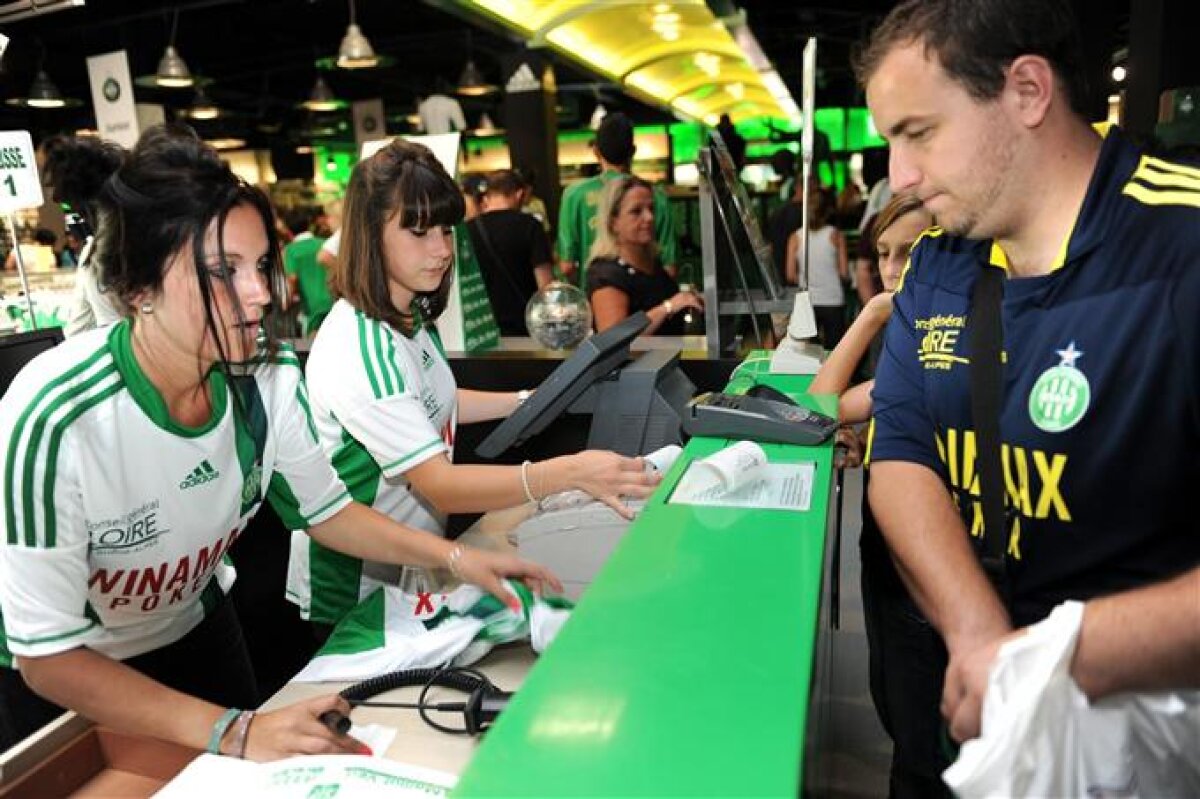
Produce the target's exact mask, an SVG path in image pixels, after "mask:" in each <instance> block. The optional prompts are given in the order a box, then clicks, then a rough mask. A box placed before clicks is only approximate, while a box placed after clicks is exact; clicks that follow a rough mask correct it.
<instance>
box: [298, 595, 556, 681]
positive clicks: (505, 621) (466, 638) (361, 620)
mask: <svg viewBox="0 0 1200 799" xmlns="http://www.w3.org/2000/svg"><path fill="white" fill-rule="evenodd" d="M506 585H507V586H508V589H509V590H510V591H512V592H513V593H515V594H516V595H517V596H518V597H519V598H520V600H521V608H522V611H521V613H519V614H518V613H517V612H515V611H513V610H511V609H509V608H508V607H506V606H505V605H504V604H503V603H502V602H500V600H498V599H496V598H495V597H494V596H492V595H491V594H487V593H484V591H483V590H482V589H480V588H478V587H476V586H473V585H464V586H461V587H459V588H457V589H455V590H454V591H453V592H452V593H450V594H447V595H446V597H445V599H444V601H442V604H441V607H439V608H437V609H436V610H434V609H433V606H432V604H431V602H430V598H429V597H428V595H424V594H420V595H414V594H405V593H404V592H402V591H401V590H400V589H398V588H393V587H390V586H385V587H383V588H380V589H378V590H377V591H375V592H374V593H373V594H371V595H370V596H368V597H367V598H366V599H365V600H363V601H362V602H361V603H359V605H358V606H357V607H356V608H355V609H354V610H352V611H351V612H350V613H349V614H348V615H347V616H346V617H345V618H344V619H342V621H341V622H339V623H338V625H337V627H336V628H334V631H333V634H332V635H330V636H329V640H328V641H326V642H325V646H323V647H321V649H320V650H319V651H318V652H317V654H316V655H315V656H314V657H313V659H312V660H311V661H310V662H309V664H308V665H307V666H305V667H304V669H303V670H302V671H301V672H300V673H299V674H297V675H296V676H295V677H294V678H293V679H294V680H295V681H296V682H349V681H356V680H366V679H370V678H372V677H377V676H379V675H380V674H386V673H387V672H391V671H400V670H403V669H422V668H433V667H436V666H441V665H442V664H444V663H450V664H452V665H455V666H468V665H470V664H472V663H474V662H476V661H478V660H479V659H480V658H482V657H483V656H484V655H486V654H487V653H488V652H490V651H491V650H492V647H494V646H495V645H496V644H503V643H508V642H510V641H520V640H524V639H525V638H529V639H530V643H531V644H532V646H533V649H534V651H535V652H542V651H543V650H545V649H546V647H548V646H549V645H550V643H551V642H552V641H553V640H554V637H555V636H556V635H557V634H558V631H559V629H560V628H561V627H562V625H563V624H564V623H566V620H567V618H568V617H569V616H570V615H571V609H572V608H573V607H574V605H573V604H572V603H571V602H570V601H569V600H566V599H562V598H560V597H541V596H535V595H534V594H533V593H532V592H531V591H530V590H529V589H528V588H527V587H526V586H525V585H524V584H522V583H514V582H507V583H506Z"/></svg>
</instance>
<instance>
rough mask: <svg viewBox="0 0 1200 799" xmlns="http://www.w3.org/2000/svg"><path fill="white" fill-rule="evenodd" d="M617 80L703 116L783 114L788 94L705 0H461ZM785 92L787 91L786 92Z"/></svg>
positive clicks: (660, 101) (662, 102)
mask: <svg viewBox="0 0 1200 799" xmlns="http://www.w3.org/2000/svg"><path fill="white" fill-rule="evenodd" d="M457 3H458V5H460V6H463V7H465V8H469V9H471V10H474V11H477V12H481V13H483V14H484V15H486V16H488V17H491V18H492V19H494V20H496V21H499V22H500V23H502V24H504V25H506V26H507V27H509V28H510V29H512V30H515V31H517V32H518V33H520V34H521V35H523V36H524V37H525V38H526V40H527V41H528V42H529V44H530V46H535V47H536V46H543V45H544V46H549V47H551V48H553V49H554V50H556V51H558V52H559V53H561V54H562V55H564V56H567V57H568V58H571V59H572V60H575V61H577V62H581V63H583V64H584V65H585V66H587V67H588V68H590V69H592V70H593V71H595V72H598V73H599V74H601V75H604V76H606V77H608V78H609V79H611V80H613V81H614V82H617V83H620V84H622V85H623V87H624V88H625V89H627V90H628V91H629V92H630V93H631V94H634V95H636V96H638V97H640V98H641V99H644V100H647V101H649V102H651V103H654V104H657V105H660V106H663V107H665V108H669V109H672V110H674V111H676V112H678V113H681V114H684V115H686V116H690V117H694V118H696V119H705V120H707V118H708V117H710V116H712V115H713V114H714V113H715V114H720V113H730V114H731V115H733V113H734V110H735V109H736V113H738V114H740V115H741V116H743V117H744V116H751V115H771V116H785V114H784V111H783V108H784V106H785V105H787V104H791V105H794V103H792V102H791V98H790V97H787V98H785V99H784V102H783V104H781V102H780V98H777V97H775V96H773V95H772V93H771V90H769V89H768V88H767V87H765V86H764V84H763V79H762V75H761V74H760V73H759V72H758V71H757V70H755V69H754V68H753V67H752V66H751V65H750V64H749V63H748V62H747V60H746V55H745V53H743V51H742V49H741V47H740V46H739V45H738V43H737V41H735V39H734V37H733V36H732V35H731V34H730V32H729V30H728V29H727V28H726V27H725V25H724V24H723V23H722V22H721V21H720V20H718V19H717V18H716V17H715V16H714V15H713V13H712V11H711V10H710V9H709V7H708V5H707V3H706V2H705V0H674V2H651V1H650V0H457ZM785 91H786V90H785Z"/></svg>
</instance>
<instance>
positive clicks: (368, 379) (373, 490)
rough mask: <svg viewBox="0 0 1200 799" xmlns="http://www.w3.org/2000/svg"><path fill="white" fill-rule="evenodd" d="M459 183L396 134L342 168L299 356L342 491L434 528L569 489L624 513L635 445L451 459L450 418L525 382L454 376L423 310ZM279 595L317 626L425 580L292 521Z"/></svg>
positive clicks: (460, 210) (495, 405)
mask: <svg viewBox="0 0 1200 799" xmlns="http://www.w3.org/2000/svg"><path fill="white" fill-rule="evenodd" d="M463 216H464V203H463V198H462V193H461V192H460V191H459V189H458V187H457V186H456V185H455V183H454V181H453V179H452V178H451V177H450V175H449V174H447V173H446V171H445V170H444V169H443V168H442V166H441V164H440V163H439V162H438V161H437V159H436V158H435V157H434V156H433V154H432V153H431V152H430V151H429V150H428V149H427V148H425V147H423V146H422V145H419V144H415V143H411V142H406V141H403V140H400V139H398V140H396V141H394V142H392V143H391V144H390V145H388V146H387V147H385V148H383V149H382V150H380V151H379V152H378V153H376V154H375V155H373V156H372V157H371V158H368V159H366V160H364V161H362V162H360V163H359V164H358V165H357V166H356V167H355V168H354V172H353V173H352V174H351V176H350V184H349V187H348V188H347V192H346V200H345V216H344V220H343V228H342V229H343V231H344V232H343V243H342V248H343V250H342V254H341V255H342V257H341V258H340V260H339V263H338V266H337V268H336V270H335V271H334V275H333V281H332V282H333V287H334V291H335V293H336V294H337V295H338V297H339V299H338V300H337V302H336V303H335V304H334V307H333V310H332V311H330V313H329V315H328V316H327V317H326V319H325V322H324V324H323V325H322V326H321V330H320V332H318V334H317V337H316V339H315V340H314V341H313V345H312V351H311V354H310V356H309V359H308V365H307V378H308V386H309V391H310V392H311V402H312V411H313V417H314V420H315V422H316V427H317V432H318V435H319V437H320V440H321V443H322V446H323V447H324V449H325V452H326V454H327V455H328V456H329V457H330V459H331V460H332V461H333V464H334V466H335V468H336V469H337V471H338V474H339V475H340V476H341V477H342V479H343V480H344V481H345V482H346V485H347V487H348V488H349V490H350V493H351V494H352V495H353V496H354V497H355V499H358V500H359V501H361V502H364V503H367V504H370V505H371V506H372V507H373V508H375V509H376V510H378V511H380V512H381V513H384V514H386V515H388V516H390V517H391V518H393V519H396V520H398V521H401V522H403V523H405V524H407V525H410V526H412V527H417V528H419V529H422V530H427V531H429V532H432V533H435V534H437V535H444V533H445V520H446V515H447V514H450V513H479V512H486V511H489V510H495V509H499V508H508V507H514V506H517V505H520V504H522V503H524V502H527V501H530V502H532V501H538V500H541V499H543V498H544V497H546V496H548V495H549V494H553V493H556V492H559V491H563V490H566V489H571V488H577V489H581V490H583V491H586V492H587V493H589V494H591V495H592V496H593V497H596V498H597V499H600V500H602V501H604V502H606V503H608V504H609V505H610V506H612V507H613V508H614V509H616V510H617V512H619V513H621V514H622V515H623V516H625V517H627V518H628V517H630V516H631V515H632V512H631V511H630V510H629V508H627V507H626V506H625V505H624V504H623V503H622V502H621V499H620V498H621V497H622V496H625V497H636V498H643V497H646V496H648V495H649V494H650V492H651V490H652V488H653V485H654V484H655V482H656V481H657V478H654V477H651V476H649V475H647V474H645V473H644V471H643V467H642V461H641V459H640V458H626V457H622V456H620V455H617V454H615V453H612V452H601V451H585V452H581V453H578V454H575V455H568V456H563V457H559V458H553V459H551V460H547V461H541V462H538V463H530V462H528V461H527V462H525V463H524V464H522V465H521V466H493V465H478V464H455V463H453V462H452V457H453V451H454V436H455V429H456V427H457V425H458V423H459V422H463V423H472V422H482V421H487V420H491V419H500V418H503V417H506V416H508V415H509V414H510V413H512V412H513V411H515V410H516V409H517V407H518V406H519V405H520V404H521V403H522V402H523V401H524V400H525V399H526V398H527V397H528V396H529V392H527V391H520V392H487V391H471V390H468V389H460V388H458V386H457V385H456V383H455V380H454V375H453V374H452V373H451V371H450V365H449V364H448V363H447V361H446V355H445V352H444V351H443V349H442V344H441V340H440V339H439V337H438V333H437V329H436V328H435V327H434V322H435V320H436V319H437V317H438V315H439V314H441V312H442V310H443V309H444V308H445V306H446V299H447V297H448V295H449V292H450V288H451V282H452V281H453V279H454V275H453V271H454V270H453V263H454V245H453V226H454V225H456V224H458V223H459V222H461V221H462V220H463ZM288 572H289V573H288V591H287V596H288V598H289V599H290V600H291V601H293V602H294V603H296V604H297V605H299V607H300V610H301V615H303V616H304V617H305V618H307V619H309V620H310V621H311V622H313V624H314V629H315V632H316V633H317V635H318V637H321V636H323V635H325V634H327V631H328V628H329V625H332V624H335V623H336V622H337V621H338V620H339V619H340V618H341V617H342V616H343V615H345V613H346V612H347V611H349V610H350V609H351V608H353V607H354V606H355V604H357V603H358V602H359V600H360V599H362V598H364V597H365V596H367V595H368V594H370V593H371V592H372V591H374V590H375V589H376V588H377V587H378V586H381V585H399V586H401V587H402V588H404V589H405V590H406V591H422V590H432V588H433V586H432V585H431V584H430V582H429V579H430V578H429V575H427V574H426V573H425V572H424V571H423V570H421V569H413V568H407V567H406V568H404V569H402V570H401V569H397V568H395V567H392V566H388V565H386V564H380V563H374V562H371V561H370V560H369V559H358V558H348V557H344V556H342V555H340V554H339V553H336V552H332V551H330V550H329V549H328V548H327V547H324V546H322V545H321V544H319V543H318V542H315V541H312V540H310V539H309V538H307V537H305V536H303V535H298V534H296V533H293V536H292V557H291V563H290V565H289V570H288Z"/></svg>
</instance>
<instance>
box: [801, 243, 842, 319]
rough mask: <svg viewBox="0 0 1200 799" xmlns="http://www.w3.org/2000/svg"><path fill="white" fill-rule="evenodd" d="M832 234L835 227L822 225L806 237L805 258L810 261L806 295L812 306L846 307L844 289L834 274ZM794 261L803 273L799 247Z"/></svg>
mask: <svg viewBox="0 0 1200 799" xmlns="http://www.w3.org/2000/svg"><path fill="white" fill-rule="evenodd" d="M836 232H837V228H836V227H834V226H833V225H826V226H825V227H823V228H821V229H820V230H813V231H810V232H809V234H808V257H809V258H810V259H811V262H812V266H811V267H810V268H809V270H808V296H809V299H811V300H812V304H813V305H814V306H836V305H845V304H846V290H845V289H844V288H842V278H841V276H840V275H838V254H837V245H836V244H834V242H833V235H834V233H836ZM796 260H797V261H798V262H799V265H800V270H801V271H800V273H801V274H803V270H804V250H803V248H802V247H797V248H796Z"/></svg>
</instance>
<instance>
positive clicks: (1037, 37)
mask: <svg viewBox="0 0 1200 799" xmlns="http://www.w3.org/2000/svg"><path fill="white" fill-rule="evenodd" d="M1080 66H1081V57H1080V54H1079V47H1078V34H1077V29H1076V25H1075V22H1074V19H1073V18H1072V15H1071V12H1070V9H1069V5H1068V3H1067V2H1066V0H907V2H904V3H902V4H901V5H900V6H898V7H897V8H896V9H894V10H893V11H892V13H891V14H889V16H888V17H887V19H886V20H885V21H884V22H883V23H882V24H881V25H880V27H879V28H878V29H877V30H876V31H875V32H874V34H873V35H872V38H871V41H870V42H869V43H868V45H867V46H866V48H865V49H864V50H863V52H862V53H861V54H860V58H859V63H858V68H859V75H860V79H861V80H862V81H863V83H864V85H865V86H866V90H867V102H868V104H869V105H870V108H871V112H872V114H873V116H874V120H875V124H876V126H877V127H878V129H879V130H880V131H881V132H882V133H883V134H884V136H885V137H886V138H887V139H888V140H889V142H890V144H891V176H890V177H891V184H892V187H893V190H895V191H897V192H912V193H915V194H916V195H917V196H918V197H920V198H921V199H922V200H923V201H924V203H925V205H926V207H927V208H928V209H929V210H930V211H931V212H932V213H933V214H934V215H935V216H936V218H937V220H938V222H939V224H940V225H941V228H940V229H935V230H933V231H931V232H930V233H929V234H927V235H926V236H925V237H923V238H922V239H921V240H920V241H919V243H918V244H917V245H916V246H915V247H914V248H913V251H912V255H911V258H910V264H909V267H908V269H907V271H906V273H905V276H904V278H903V281H902V284H901V287H900V289H899V290H898V291H897V293H896V295H895V302H894V307H895V310H894V312H893V315H892V319H891V323H890V324H889V327H888V330H887V335H886V341H885V345H884V353H883V357H882V358H881V360H880V364H879V371H878V375H877V380H876V384H875V390H874V396H873V399H874V409H875V419H874V422H873V427H872V433H871V440H870V444H869V451H868V457H869V459H870V462H871V472H872V474H871V486H870V499H871V505H872V508H873V509H874V511H875V514H876V516H877V518H878V521H879V524H880V526H881V527H882V529H883V532H884V534H885V537H886V539H887V541H888V545H889V547H890V549H891V551H892V554H893V557H894V558H895V560H896V562H897V564H898V566H899V569H900V572H901V575H902V577H903V578H904V580H905V582H906V584H907V585H908V588H909V590H910V591H911V592H912V595H913V597H914V598H915V599H916V601H917V603H918V604H919V606H920V607H921V609H922V610H923V611H924V612H925V613H926V614H927V615H928V617H929V619H930V621H931V622H932V623H933V625H934V626H935V627H936V628H937V630H938V631H939V632H940V633H941V635H942V637H943V639H944V640H945V643H946V648H947V650H948V652H949V665H948V667H947V669H946V676H945V681H944V686H943V693H942V700H941V710H942V714H943V715H944V716H945V718H946V720H947V721H948V722H949V727H950V732H951V734H952V735H953V737H954V738H955V739H957V740H960V741H961V740H965V739H968V738H972V737H974V736H976V735H977V734H978V732H979V712H980V703H981V701H982V697H983V693H984V690H985V688H986V683H987V673H988V668H989V666H990V664H991V663H992V661H993V660H994V658H995V655H996V652H997V650H998V648H999V646H1000V644H1001V643H1002V642H1003V641H1004V640H1005V639H1006V638H1007V637H1009V636H1011V635H1018V634H1020V631H1019V628H1021V627H1023V626H1026V625H1029V624H1032V623H1033V622H1036V621H1038V620H1040V619H1042V618H1043V617H1045V616H1046V615H1047V614H1048V613H1049V611H1050V610H1051V609H1052V608H1053V607H1054V606H1056V605H1058V604H1059V603H1061V602H1063V601H1065V600H1068V599H1074V600H1081V601H1086V605H1085V610H1084V616H1083V624H1082V629H1081V632H1080V637H1079V642H1078V648H1077V651H1076V653H1075V656H1074V660H1073V662H1072V675H1073V677H1074V678H1075V680H1076V682H1077V683H1078V685H1079V686H1080V688H1081V689H1082V690H1083V691H1084V692H1085V693H1086V694H1087V695H1088V696H1089V697H1091V698H1092V699H1096V698H1099V697H1102V696H1106V695H1109V694H1113V693H1118V692H1122V691H1153V690H1160V689H1180V688H1191V687H1198V686H1200V568H1198V564H1200V525H1198V524H1197V521H1196V515H1195V513H1194V511H1193V509H1192V506H1193V503H1194V496H1195V492H1196V487H1197V486H1198V485H1200V170H1198V169H1196V168H1193V167H1188V166H1184V165H1181V164H1177V163H1173V162H1170V161H1166V160H1162V159H1159V158H1155V157H1152V156H1148V155H1143V154H1142V153H1140V152H1139V151H1137V150H1136V149H1135V148H1134V147H1133V146H1132V145H1131V144H1130V143H1129V141H1128V140H1127V139H1126V138H1125V137H1124V136H1123V135H1122V134H1121V132H1120V131H1118V130H1116V129H1113V130H1110V131H1109V132H1108V133H1107V135H1105V136H1101V135H1099V134H1097V133H1096V132H1095V131H1094V130H1093V129H1092V128H1091V126H1089V124H1088V122H1087V120H1086V119H1085V118H1084V117H1083V116H1082V114H1081V113H1080V109H1081V108H1082V107H1083V105H1084V96H1085V92H1084V87H1083V85H1082V80H1081V69H1080ZM988 265H992V266H998V267H1000V268H1002V269H1003V270H1005V274H1006V279H1005V280H1004V287H1003V292H1004V299H1003V305H1002V312H1001V317H1002V321H1003V331H1004V332H1003V336H1004V339H1003V341H1004V343H1003V346H1004V356H1005V357H1004V366H1003V369H1004V382H1003V385H1004V399H1003V404H1002V406H1001V410H1000V438H1001V442H1002V461H1003V466H1004V469H1003V472H1004V483H1005V488H1006V491H1005V493H1006V497H1005V500H1006V505H1007V510H1008V514H1007V516H1008V517H1009V518H1010V519H1011V527H1010V530H1009V531H1008V541H1007V552H1006V565H1007V592H1006V593H1007V595H1006V597H1005V598H1004V599H1003V600H1002V599H1001V598H1000V597H999V596H998V594H997V592H996V591H995V590H994V589H993V587H992V585H991V584H990V582H989V580H988V578H987V577H986V576H985V574H984V572H983V570H982V568H981V567H980V565H979V563H978V562H977V559H976V556H975V553H974V551H973V548H972V545H971V542H970V538H969V536H970V535H978V534H980V532H981V530H982V518H981V516H982V513H981V511H980V510H979V508H980V505H979V483H978V478H977V477H976V474H977V472H976V464H975V451H976V443H975V434H974V430H973V429H972V423H971V406H970V388H969V377H968V373H969V363H970V358H971V347H970V338H969V333H968V332H967V330H966V321H967V317H968V315H969V304H970V298H971V292H972V289H973V287H974V283H975V280H976V278H977V277H978V275H979V274H980V271H981V269H982V268H983V267H986V266H988ZM990 534H991V533H990V532H989V535H990ZM1014 629H1017V632H1014Z"/></svg>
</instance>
